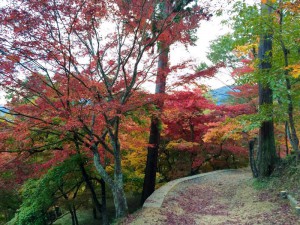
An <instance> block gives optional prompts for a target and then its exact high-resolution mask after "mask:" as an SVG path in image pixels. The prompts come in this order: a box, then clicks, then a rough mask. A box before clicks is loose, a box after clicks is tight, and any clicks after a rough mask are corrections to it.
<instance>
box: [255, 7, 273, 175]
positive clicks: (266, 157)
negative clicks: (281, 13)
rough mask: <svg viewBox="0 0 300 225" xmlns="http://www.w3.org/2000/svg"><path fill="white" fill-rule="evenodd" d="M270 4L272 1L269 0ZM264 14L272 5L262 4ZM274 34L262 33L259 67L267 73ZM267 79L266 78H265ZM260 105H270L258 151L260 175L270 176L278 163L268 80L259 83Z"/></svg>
mask: <svg viewBox="0 0 300 225" xmlns="http://www.w3.org/2000/svg"><path fill="white" fill-rule="evenodd" d="M268 3H269V4H270V2H269V1H268ZM261 13H262V15H263V16H265V15H270V14H271V6H267V5H266V4H262V11H261ZM272 38H273V36H272V34H271V31H266V33H265V34H263V35H261V37H260V43H259V52H258V58H259V61H260V63H259V69H260V70H261V72H262V73H264V74H266V75H267V73H268V71H269V70H270V69H271V68H272V64H271V60H272ZM263 80H266V79H263ZM259 106H260V107H269V110H268V113H269V118H270V119H269V120H267V121H263V122H262V124H261V127H260V130H259V153H258V175H259V177H267V176H270V175H271V173H272V172H273V170H274V167H275V163H276V158H277V157H276V148H275V138H274V124H273V114H272V107H273V91H272V89H271V87H270V84H269V83H268V82H265V81H263V82H260V83H259Z"/></svg>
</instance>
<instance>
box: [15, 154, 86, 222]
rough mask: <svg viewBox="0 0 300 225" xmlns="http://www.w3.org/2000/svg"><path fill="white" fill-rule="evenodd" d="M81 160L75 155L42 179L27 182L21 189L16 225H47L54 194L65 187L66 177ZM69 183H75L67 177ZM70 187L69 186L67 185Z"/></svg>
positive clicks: (54, 199) (74, 170)
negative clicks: (20, 201) (20, 202)
mask: <svg viewBox="0 0 300 225" xmlns="http://www.w3.org/2000/svg"><path fill="white" fill-rule="evenodd" d="M79 160H81V158H80V157H79V156H78V155H76V156H73V157H71V158H69V159H68V160H66V161H64V162H63V163H61V164H60V165H58V166H56V167H54V168H52V169H50V170H49V171H48V172H47V173H46V174H45V175H44V176H43V177H42V178H40V179H31V180H28V181H27V182H26V183H25V184H24V185H23V186H22V189H21V195H22V200H23V201H22V204H21V207H20V208H19V210H18V212H17V214H16V216H15V217H16V224H17V225H24V224H28V225H29V224H30V225H43V224H47V221H46V213H47V210H48V209H49V208H50V207H51V206H52V205H53V204H54V203H55V201H56V198H55V194H56V193H57V192H58V190H59V189H60V188H62V186H63V185H66V179H65V178H66V176H67V175H69V174H72V173H74V172H76V169H75V168H76V167H77V165H78V163H79ZM67 181H68V183H69V182H72V181H73V182H77V181H76V180H75V181H74V180H72V179H71V178H70V177H68V180H67ZM69 185H70V184H69Z"/></svg>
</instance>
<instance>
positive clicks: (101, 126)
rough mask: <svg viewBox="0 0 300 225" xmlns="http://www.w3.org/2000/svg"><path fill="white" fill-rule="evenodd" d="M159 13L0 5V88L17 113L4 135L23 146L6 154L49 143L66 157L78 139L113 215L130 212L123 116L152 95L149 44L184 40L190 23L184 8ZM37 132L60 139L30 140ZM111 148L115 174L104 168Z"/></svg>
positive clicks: (105, 5)
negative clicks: (147, 85)
mask: <svg viewBox="0 0 300 225" xmlns="http://www.w3.org/2000/svg"><path fill="white" fill-rule="evenodd" d="M164 2H168V1H162V2H161V3H160V4H162V3H164ZM9 3H10V2H9ZM169 4H171V3H169ZM179 8H180V7H179ZM158 12H160V11H159V8H157V2H156V1H116V2H114V3H112V2H109V1H76V0H73V1H68V2H65V1H47V2H44V1H43V2H37V1H34V0H32V1H26V2H23V1H13V2H11V4H7V6H5V7H4V8H2V9H1V17H0V23H1V32H2V33H3V34H4V35H3V36H2V37H1V43H0V49H1V56H0V57H1V58H0V61H1V67H0V74H1V86H2V87H3V89H4V90H6V91H7V93H10V96H11V99H10V100H9V102H8V103H7V105H6V109H7V111H6V113H9V114H10V115H12V116H13V119H12V120H11V121H7V122H9V123H10V126H9V127H7V129H6V130H5V131H3V132H1V140H2V142H3V143H8V139H9V138H13V139H14V140H15V141H16V142H18V143H22V145H21V146H15V149H12V148H11V146H9V145H7V147H6V148H5V149H6V151H20V152H21V154H22V152H31V153H35V152H39V151H44V150H45V149H47V147H49V146H47V144H49V145H51V147H52V149H53V150H56V151H57V154H56V155H57V156H58V157H59V158H60V160H62V161H63V160H64V159H67V158H68V157H70V155H72V154H75V152H76V149H75V148H74V143H76V144H77V145H79V146H80V149H83V151H86V152H89V153H90V157H93V158H94V165H95V169H96V170H97V171H98V173H99V174H100V176H101V177H102V178H103V180H104V181H105V183H106V184H107V185H108V186H109V188H110V189H111V190H112V193H113V197H114V203H115V208H116V217H121V216H124V215H125V214H126V213H127V202H126V198H125V193H124V189H123V173H122V167H121V143H120V132H119V131H120V126H122V120H123V118H124V116H125V115H126V114H128V113H129V112H131V111H132V110H134V109H136V108H139V107H141V106H143V105H145V104H148V103H149V101H151V99H149V98H148V96H146V95H142V94H140V93H139V92H138V90H139V88H140V85H141V84H142V83H144V82H145V81H146V80H148V79H149V77H151V75H152V74H153V73H154V71H155V70H156V68H153V65H155V64H156V60H157V58H158V56H159V54H160V53H154V52H152V51H151V50H152V48H153V46H154V45H155V43H156V42H157V41H163V40H169V39H172V38H173V36H174V34H175V33H176V34H177V35H178V36H177V35H175V36H174V37H176V38H183V41H184V39H185V38H187V39H188V37H187V36H184V31H185V29H186V26H188V25H189V22H193V23H194V21H190V20H187V19H186V20H181V19H180V18H181V17H183V16H184V14H186V13H187V12H183V11H182V10H176V11H171V12H169V13H164V15H163V17H162V18H160V19H159V20H155V21H154V20H153V17H155V16H156V15H157V14H159V13H158ZM194 20H195V19H194ZM185 22H187V23H186V26H184V24H185ZM153 26H155V29H154V28H153ZM173 28H174V29H173ZM153 29H154V30H153ZM104 30H105V32H103V31H104ZM172 32H173V33H172ZM171 34H172V35H173V36H171ZM176 38H175V39H176ZM125 126H126V124H125ZM33 133H34V134H36V135H39V134H44V135H46V136H52V138H53V139H56V140H57V141H56V142H50V141H49V143H47V144H45V143H43V142H42V141H41V142H39V141H37V142H32V139H31V135H32V134H33ZM65 141H68V142H70V141H71V142H72V143H73V144H70V143H68V142H65ZM62 143H65V144H62ZM107 155H110V157H111V158H112V162H113V175H112V176H110V175H109V174H108V173H107V171H106V169H105V158H106V157H107ZM52 163H55V159H54V160H52ZM48 166H51V162H49V164H48Z"/></svg>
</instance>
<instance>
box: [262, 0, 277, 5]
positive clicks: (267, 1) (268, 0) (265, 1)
mask: <svg viewBox="0 0 300 225" xmlns="http://www.w3.org/2000/svg"><path fill="white" fill-rule="evenodd" d="M261 3H263V4H267V3H276V0H261Z"/></svg>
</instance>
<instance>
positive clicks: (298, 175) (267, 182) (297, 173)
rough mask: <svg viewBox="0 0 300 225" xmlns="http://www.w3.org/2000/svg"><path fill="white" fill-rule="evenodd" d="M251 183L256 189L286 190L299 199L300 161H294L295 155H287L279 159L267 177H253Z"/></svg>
mask: <svg viewBox="0 0 300 225" xmlns="http://www.w3.org/2000/svg"><path fill="white" fill-rule="evenodd" d="M252 185H253V187H254V188H255V189H258V190H259V189H269V190H274V191H277V192H278V193H279V192H280V191H282V190H286V191H288V192H289V193H292V194H293V196H295V197H296V199H298V200H299V199H300V190H299V187H300V161H298V162H297V161H296V158H295V155H288V156H287V157H285V158H284V159H281V161H280V162H279V163H278V165H277V166H276V168H275V170H274V172H273V174H272V175H271V176H270V177H269V178H264V179H254V181H253V183H252Z"/></svg>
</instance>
